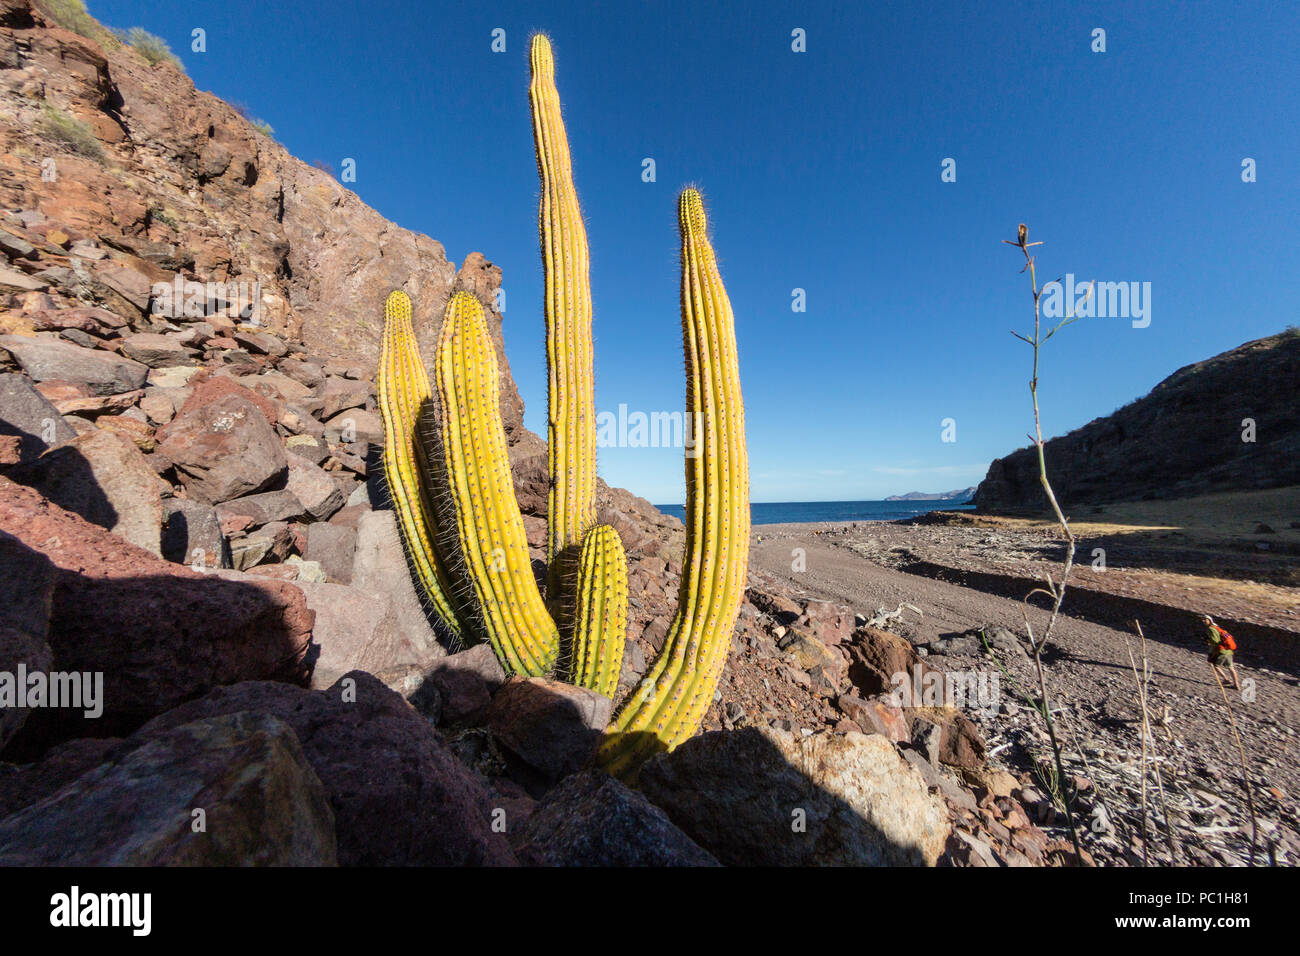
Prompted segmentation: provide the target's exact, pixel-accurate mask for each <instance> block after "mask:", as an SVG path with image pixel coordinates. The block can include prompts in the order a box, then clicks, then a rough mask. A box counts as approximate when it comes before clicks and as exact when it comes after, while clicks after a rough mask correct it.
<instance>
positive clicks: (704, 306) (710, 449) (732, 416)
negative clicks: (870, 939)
mask: <svg viewBox="0 0 1300 956" xmlns="http://www.w3.org/2000/svg"><path fill="white" fill-rule="evenodd" d="M678 221H679V227H680V229H681V237H682V252H681V263H682V291H681V306H682V338H683V343H684V347H685V352H686V376H687V388H686V404H687V413H688V416H689V418H690V421H691V422H692V423H694V424H695V425H696V426H698V427H697V428H696V430H695V433H694V435H693V437H694V440H695V444H694V449H691V448H688V453H687V456H686V534H687V542H686V555H685V560H684V562H683V564H682V580H681V589H680V592H679V595H678V607H677V613H676V615H675V616H674V618H673V623H672V626H671V627H670V629H669V632H668V637H667V641H666V643H665V646H664V651H663V653H662V654H661V655H660V657H659V660H658V661H656V662H655V666H654V668H653V669H652V670H651V672H650V673H649V674H648V675H646V677H645V678H644V679H643V680H642V682H641V685H640V686H639V687H638V688H637V690H636V691H634V692H633V694H632V696H631V697H630V698H629V700H628V702H627V703H626V704H625V706H624V708H623V710H622V711H621V712H620V713H619V715H618V717H617V719H616V720H615V722H614V724H613V725H612V726H611V728H610V731H609V732H608V733H607V735H606V738H605V741H604V742H603V743H602V745H601V748H600V751H599V754H598V756H597V759H598V762H599V763H600V764H601V765H603V766H604V767H605V768H606V769H607V770H608V771H609V772H610V773H613V774H619V775H626V774H628V773H634V772H635V770H636V768H637V767H638V766H639V765H640V764H641V762H642V761H644V760H645V759H646V758H647V757H650V756H652V755H653V754H654V753H656V752H658V751H662V750H671V749H673V748H674V747H676V746H677V745H678V744H679V743H681V742H682V741H683V740H686V739H687V738H688V737H690V736H691V734H693V733H694V732H695V730H696V728H698V726H699V724H700V721H701V720H702V719H703V717H704V713H705V711H706V710H707V709H708V706H709V704H710V703H711V702H712V700H713V693H714V690H715V689H716V687H717V684H718V680H719V678H720V677H721V674H722V668H723V665H724V664H725V663H726V659H727V651H728V648H729V647H730V643H731V632H732V629H733V627H734V626H735V621H736V614H737V612H738V610H739V608H740V601H741V599H742V597H743V596H744V592H745V576H746V573H747V571H748V565H749V464H748V459H747V457H746V450H745V410H744V404H743V402H742V400H741V394H740V368H739V364H738V362H737V356H736V336H735V323H734V318H733V316H732V312H731V303H730V301H729V300H728V298H727V292H726V289H725V288H724V287H723V284H722V278H721V276H720V275H719V273H718V267H717V259H716V257H715V256H714V253H713V247H712V246H711V245H710V243H709V239H708V234H707V228H708V223H707V220H706V218H705V214H704V203H703V200H702V199H701V197H700V194H699V192H697V191H696V190H694V189H687V190H685V191H684V192H683V193H682V195H681V200H680V202H679V207H678ZM692 451H693V452H694V454H693V455H692Z"/></svg>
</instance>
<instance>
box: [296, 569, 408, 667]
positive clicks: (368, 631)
mask: <svg viewBox="0 0 1300 956" xmlns="http://www.w3.org/2000/svg"><path fill="white" fill-rule="evenodd" d="M295 587H297V588H298V589H299V590H300V591H302V593H303V594H304V595H305V596H306V598H307V606H308V607H309V608H311V609H312V610H313V611H314V612H315V614H316V622H315V624H314V625H313V627H312V648H311V652H310V656H309V663H310V665H311V668H312V676H311V686H312V687H315V688H323V687H329V686H331V685H333V684H334V682H335V681H337V680H338V679H339V678H340V677H342V676H343V675H344V674H346V673H348V672H349V671H352V670H364V671H368V672H369V673H371V674H375V675H377V676H378V677H379V678H380V679H381V680H383V681H384V682H385V683H386V684H389V685H390V686H395V687H398V688H404V687H405V686H407V685H408V684H415V683H417V682H418V680H419V676H420V675H421V674H423V673H424V671H425V669H427V668H428V667H429V665H430V664H431V663H432V659H431V658H430V657H429V656H428V654H427V652H426V648H424V647H422V646H421V645H420V644H419V643H418V642H415V641H412V640H411V639H410V638H409V637H407V635H405V634H404V633H402V631H401V629H400V628H399V627H398V626H397V618H396V615H394V613H393V610H392V608H390V607H389V606H388V605H386V604H384V602H382V601H377V600H375V596H374V595H373V594H370V593H368V592H366V591H362V590H359V589H357V588H354V587H348V586H346V585H343V584H309V583H305V582H301V581H299V582H297V583H296V584H295Z"/></svg>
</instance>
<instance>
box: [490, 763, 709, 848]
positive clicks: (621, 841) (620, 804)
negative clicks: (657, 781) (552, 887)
mask: <svg viewBox="0 0 1300 956" xmlns="http://www.w3.org/2000/svg"><path fill="white" fill-rule="evenodd" d="M515 845H516V848H517V852H518V854H519V858H520V860H521V861H522V862H525V863H528V864H533V865H538V866H717V865H718V861H717V860H715V859H714V858H713V856H712V855H710V854H709V853H708V852H707V851H705V850H704V849H702V848H701V847H700V846H699V844H697V843H696V842H695V841H694V840H692V839H691V838H690V837H688V836H687V835H686V834H684V833H683V832H682V831H681V830H679V829H677V827H675V826H673V823H672V821H671V820H669V819H668V816H667V815H666V814H665V813H664V812H663V811H662V810H660V809H659V808H658V807H656V806H655V805H654V804H653V803H651V802H650V801H649V800H647V799H646V798H645V797H643V796H642V795H641V794H639V793H637V792H636V791H635V790H630V789H628V788H627V787H626V786H624V785H623V784H621V783H619V782H618V781H617V780H615V779H614V778H613V777H609V776H606V775H605V774H602V773H596V772H592V771H588V772H585V773H579V774H574V775H573V776H571V777H569V778H568V779H567V780H565V781H564V782H563V783H561V784H560V785H559V786H558V787H556V788H555V789H554V790H552V791H551V792H550V793H548V794H547V795H546V797H545V798H544V799H543V800H542V802H541V803H540V804H539V805H538V806H537V808H536V809H535V810H534V811H533V813H532V814H531V815H530V816H529V818H528V820H527V822H525V823H524V825H523V827H522V828H521V830H520V832H519V833H518V834H517V835H516V838H515Z"/></svg>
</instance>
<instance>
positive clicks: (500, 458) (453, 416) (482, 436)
mask: <svg viewBox="0 0 1300 956" xmlns="http://www.w3.org/2000/svg"><path fill="white" fill-rule="evenodd" d="M435 374H436V379H437V389H438V398H439V401H440V404H441V411H442V433H441V435H442V441H441V448H440V449H439V453H440V454H441V457H442V464H443V466H444V468H443V472H444V474H445V476H446V487H447V490H448V492H449V504H450V505H451V506H452V508H453V510H454V512H455V524H456V534H457V545H458V547H457V556H458V557H459V559H460V561H461V564H462V565H463V571H464V573H465V576H466V578H467V580H468V581H469V584H470V585H471V587H470V589H469V590H470V591H471V592H472V594H470V593H467V594H466V598H467V599H470V600H471V601H472V608H471V612H470V613H469V614H468V615H467V616H468V617H469V618H471V619H472V620H473V622H474V625H475V626H476V628H477V629H479V630H481V631H482V636H484V637H486V638H487V639H488V640H489V641H490V642H491V644H492V648H493V650H494V651H495V652H496V654H497V657H498V658H499V659H500V661H501V664H502V666H503V667H504V668H505V669H506V670H507V671H508V672H510V673H516V674H527V675H532V676H538V675H541V674H545V673H547V672H548V671H549V670H550V669H551V668H552V667H553V666H554V664H555V660H556V657H557V655H558V652H559V632H558V631H557V630H556V627H555V623H554V622H553V621H552V619H551V616H550V614H549V613H548V612H547V610H546V606H545V604H544V603H543V602H542V597H541V593H540V592H539V591H538V589H537V582H536V580H535V579H534V577H533V569H532V564H531V562H530V560H529V554H528V538H527V536H526V535H525V532H524V522H523V518H522V517H520V514H519V505H518V504H517V503H516V502H515V493H514V483H513V481H512V478H511V472H510V458H509V455H508V453H507V450H506V435H505V429H504V427H503V426H502V423H501V409H500V402H499V398H498V394H497V359H496V352H495V351H494V350H493V347H492V340H491V339H490V338H489V336H488V330H487V323H486V322H485V321H484V319H483V307H482V306H481V305H479V302H478V299H476V298H475V297H474V296H473V295H472V294H470V293H468V292H457V293H456V294H455V295H453V296H452V297H451V300H450V301H449V302H448V303H447V314H446V317H445V319H444V320H443V327H442V333H441V335H440V337H439V340H438V349H437V357H436V360H435ZM449 524H450V522H449Z"/></svg>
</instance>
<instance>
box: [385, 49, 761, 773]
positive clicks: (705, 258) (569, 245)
mask: <svg viewBox="0 0 1300 956" xmlns="http://www.w3.org/2000/svg"><path fill="white" fill-rule="evenodd" d="M531 59H532V72H533V78H532V85H531V87H530V91H529V92H530V101H531V105H532V115H533V131H534V136H535V144H536V148H537V165H538V171H539V174H540V176H541V180H542V198H541V209H540V213H539V217H538V220H539V232H540V236H541V245H542V262H543V266H544V269H545V272H546V330H547V332H546V343H547V356H546V357H547V368H548V371H549V388H548V406H547V407H548V438H549V440H550V455H549V459H550V474H551V489H550V498H549V502H548V503H549V513H548V539H547V557H548V562H549V563H548V571H547V593H546V603H543V600H542V594H541V591H540V590H539V588H538V585H537V581H536V578H535V577H534V575H533V572H532V567H531V564H530V561H529V553H528V542H527V539H526V537H525V534H524V526H523V520H522V518H521V517H520V513H519V507H518V504H517V503H516V501H515V498H514V492H513V484H512V480H511V472H510V460H509V457H508V454H507V448H506V440H505V432H504V430H503V428H502V425H501V416H500V409H499V400H498V395H497V359H496V354H495V352H494V350H493V346H492V342H491V339H490V338H489V335H488V330H487V325H486V323H485V321H484V317H483V310H482V307H481V306H480V304H479V302H478V300H477V299H476V298H475V297H474V296H473V295H470V294H469V293H463V292H462V293H457V294H455V295H453V296H452V297H451V300H450V301H449V302H448V304H447V309H446V314H445V316H444V320H443V327H442V332H441V334H440V336H439V339H438V345H437V354H436V357H435V361H434V372H435V380H436V383H435V386H436V387H435V388H434V389H430V387H429V383H428V377H427V375H426V373H425V371H424V365H423V362H422V361H421V360H420V356H419V354H418V348H417V345H416V341H415V336H414V333H413V331H412V328H411V323H410V302H409V300H407V299H406V297H405V295H404V294H402V293H394V294H393V295H392V296H390V297H389V302H388V304H387V306H386V310H385V329H384V350H383V356H382V359H381V369H380V390H379V391H380V395H379V399H380V411H381V413H382V416H383V419H384V426H385V436H386V440H387V442H388V446H387V448H386V450H385V462H384V464H385V475H386V476H387V478H388V482H389V487H390V490H391V493H392V497H393V500H394V505H395V509H396V512H397V517H398V520H399V523H400V524H401V526H402V540H403V542H404V544H405V545H406V547H407V550H408V553H409V554H410V558H411V564H412V567H413V569H414V572H415V574H416V577H417V578H418V580H419V582H420V584H421V586H422V588H423V589H424V591H425V593H426V595H427V596H428V599H429V601H430V604H431V605H432V606H433V608H434V609H435V610H436V611H437V612H438V615H439V616H440V617H443V616H444V615H445V621H446V623H447V626H448V629H449V630H450V631H451V632H452V634H453V635H455V636H457V637H460V638H464V639H466V640H485V641H488V642H490V643H491V645H492V648H493V650H494V651H495V652H496V655H497V657H498V658H499V659H500V661H501V664H502V666H503V667H504V668H505V669H506V670H507V671H508V672H509V673H514V674H528V675H541V674H548V673H551V672H552V671H553V670H556V669H559V670H560V671H561V672H562V673H563V674H564V675H565V676H566V677H567V678H568V679H569V680H570V681H572V682H573V683H576V684H579V685H581V686H584V687H588V688H591V689H592V690H595V691H597V692H598V693H601V694H604V695H605V696H608V697H613V696H614V695H615V694H616V692H617V687H618V678H619V670H620V667H621V664H622V658H623V648H624V642H625V631H626V627H627V560H626V556H625V554H624V552H623V545H622V542H621V541H620V540H619V537H618V533H617V532H616V531H615V530H614V529H613V528H612V527H610V526H608V525H595V522H594V516H595V476H596V470H595V469H596V436H595V417H594V406H595V401H594V395H593V378H594V376H593V367H592V343H591V292H590V283H589V277H588V255H587V240H586V234H585V231H584V229H583V225H582V217H581V213H580V212H579V209H578V203H577V196H576V193H575V191H574V188H573V177H572V171H571V168H570V162H569V147H568V142H567V140H566V138H565V133H564V125H563V122H562V120H561V118H560V109H559V96H558V94H557V93H556V90H555V83H554V60H553V58H552V55H551V47H550V42H549V41H548V40H547V39H546V37H544V36H537V37H534V39H533V43H532V56H531ZM678 218H679V225H680V228H681V236H682V253H681V262H682V296H681V303H682V333H683V342H684V346H685V352H686V373H687V387H686V400H687V411H688V414H689V416H690V420H691V423H692V426H693V438H694V442H693V444H692V447H690V448H688V450H687V457H686V491H687V501H686V531H687V547H686V558H685V561H684V562H683V565H682V581H681V589H680V593H679V603H678V609H677V613H676V616H675V617H674V620H673V624H672V627H671V629H670V631H669V634H668V638H667V643H666V644H665V646H664V650H663V653H662V655H661V656H660V658H659V660H658V661H657V662H656V663H655V665H654V668H653V669H652V671H651V672H650V674H649V675H647V676H646V678H645V679H644V680H643V681H642V682H641V684H640V685H639V687H638V688H637V689H636V690H635V691H633V693H632V694H631V695H630V696H629V698H628V700H627V701H626V702H625V704H624V706H623V708H622V710H621V711H620V713H619V714H618V715H617V717H616V718H615V720H614V723H613V724H612V725H611V727H610V729H609V730H608V732H607V734H606V737H605V739H604V741H603V742H602V744H601V747H600V749H599V751H598V753H597V757H596V759H597V762H598V763H599V764H600V765H601V766H603V767H604V768H606V769H607V770H609V771H610V772H611V773H615V774H619V775H622V776H630V775H632V774H635V772H636V769H637V768H638V767H639V766H640V764H641V763H642V762H643V761H644V760H645V759H646V758H647V757H649V756H651V755H653V754H654V753H656V752H659V751H662V750H667V749H671V748H673V747H675V746H677V745H678V744H679V743H681V742H682V741H683V740H685V739H687V738H688V737H690V736H691V734H693V733H694V732H695V731H696V730H697V729H698V727H699V725H700V722H701V720H702V719H703V717H704V713H705V711H706V710H707V709H708V706H709V703H710V702H711V701H712V698H713V693H714V691H715V689H716V687H717V684H718V679H719V677H720V675H721V672H722V667H723V664H724V663H725V661H726V657H727V650H728V648H729V646H730V643H731V633H732V629H733V628H734V626H735V619H736V613H737V611H738V609H739V605H740V600H741V597H742V596H743V594H744V587H745V575H746V569H747V565H748V555H749V472H748V462H747V458H746V452H745V418H744V405H743V403H742V401H741V395H740V373H739V367H738V364H737V357H736V339H735V328H734V322H733V317H732V313H731V306H730V303H729V301H728V299H727V294H726V290H725V289H724V288H723V286H722V280H721V277H720V276H719V274H718V269H717V261H716V259H715V258H714V255H713V248H712V246H711V245H710V243H709V239H708V235H707V223H706V220H705V215H704V204H703V200H702V198H701V196H700V194H699V192H697V191H696V190H694V189H688V190H686V191H685V192H683V193H682V195H681V199H680V203H679V215H678ZM431 409H432V410H434V411H436V413H437V414H436V416H435V415H431V414H429V412H430V411H431ZM435 418H436V421H435ZM575 581H576V589H575V591H574V592H572V593H567V592H566V591H565V588H566V586H568V585H571V584H572V583H573V582H575ZM547 605H549V609H548V607H547ZM557 617H558V619H559V621H560V622H561V625H562V626H557Z"/></svg>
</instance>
